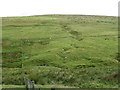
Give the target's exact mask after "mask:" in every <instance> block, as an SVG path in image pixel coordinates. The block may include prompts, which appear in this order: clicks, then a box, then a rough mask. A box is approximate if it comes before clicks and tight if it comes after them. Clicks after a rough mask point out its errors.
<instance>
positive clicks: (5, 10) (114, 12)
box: [0, 0, 120, 17]
mask: <svg viewBox="0 0 120 90" xmlns="http://www.w3.org/2000/svg"><path fill="white" fill-rule="evenodd" d="M118 1H120V0H1V2H0V11H1V12H0V17H6V16H30V15H44V14H85V15H107V16H118Z"/></svg>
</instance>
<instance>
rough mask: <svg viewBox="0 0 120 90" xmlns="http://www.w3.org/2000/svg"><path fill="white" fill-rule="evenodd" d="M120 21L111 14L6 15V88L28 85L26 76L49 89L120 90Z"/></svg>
mask: <svg viewBox="0 0 120 90" xmlns="http://www.w3.org/2000/svg"><path fill="white" fill-rule="evenodd" d="M117 23H118V21H117V17H106V16H84V15H45V16H30V17H4V18H3V30H2V33H3V42H2V45H3V52H2V54H3V84H5V85H9V84H10V85H11V84H13V85H24V81H23V75H24V74H25V76H26V77H28V78H29V79H31V80H34V81H35V83H36V84H37V85H44V87H46V88H47V87H49V85H52V86H53V87H59V85H62V86H67V87H79V88H117V87H118V63H119V62H118V31H117ZM22 64H23V67H22ZM57 85H58V86H57Z"/></svg>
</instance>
